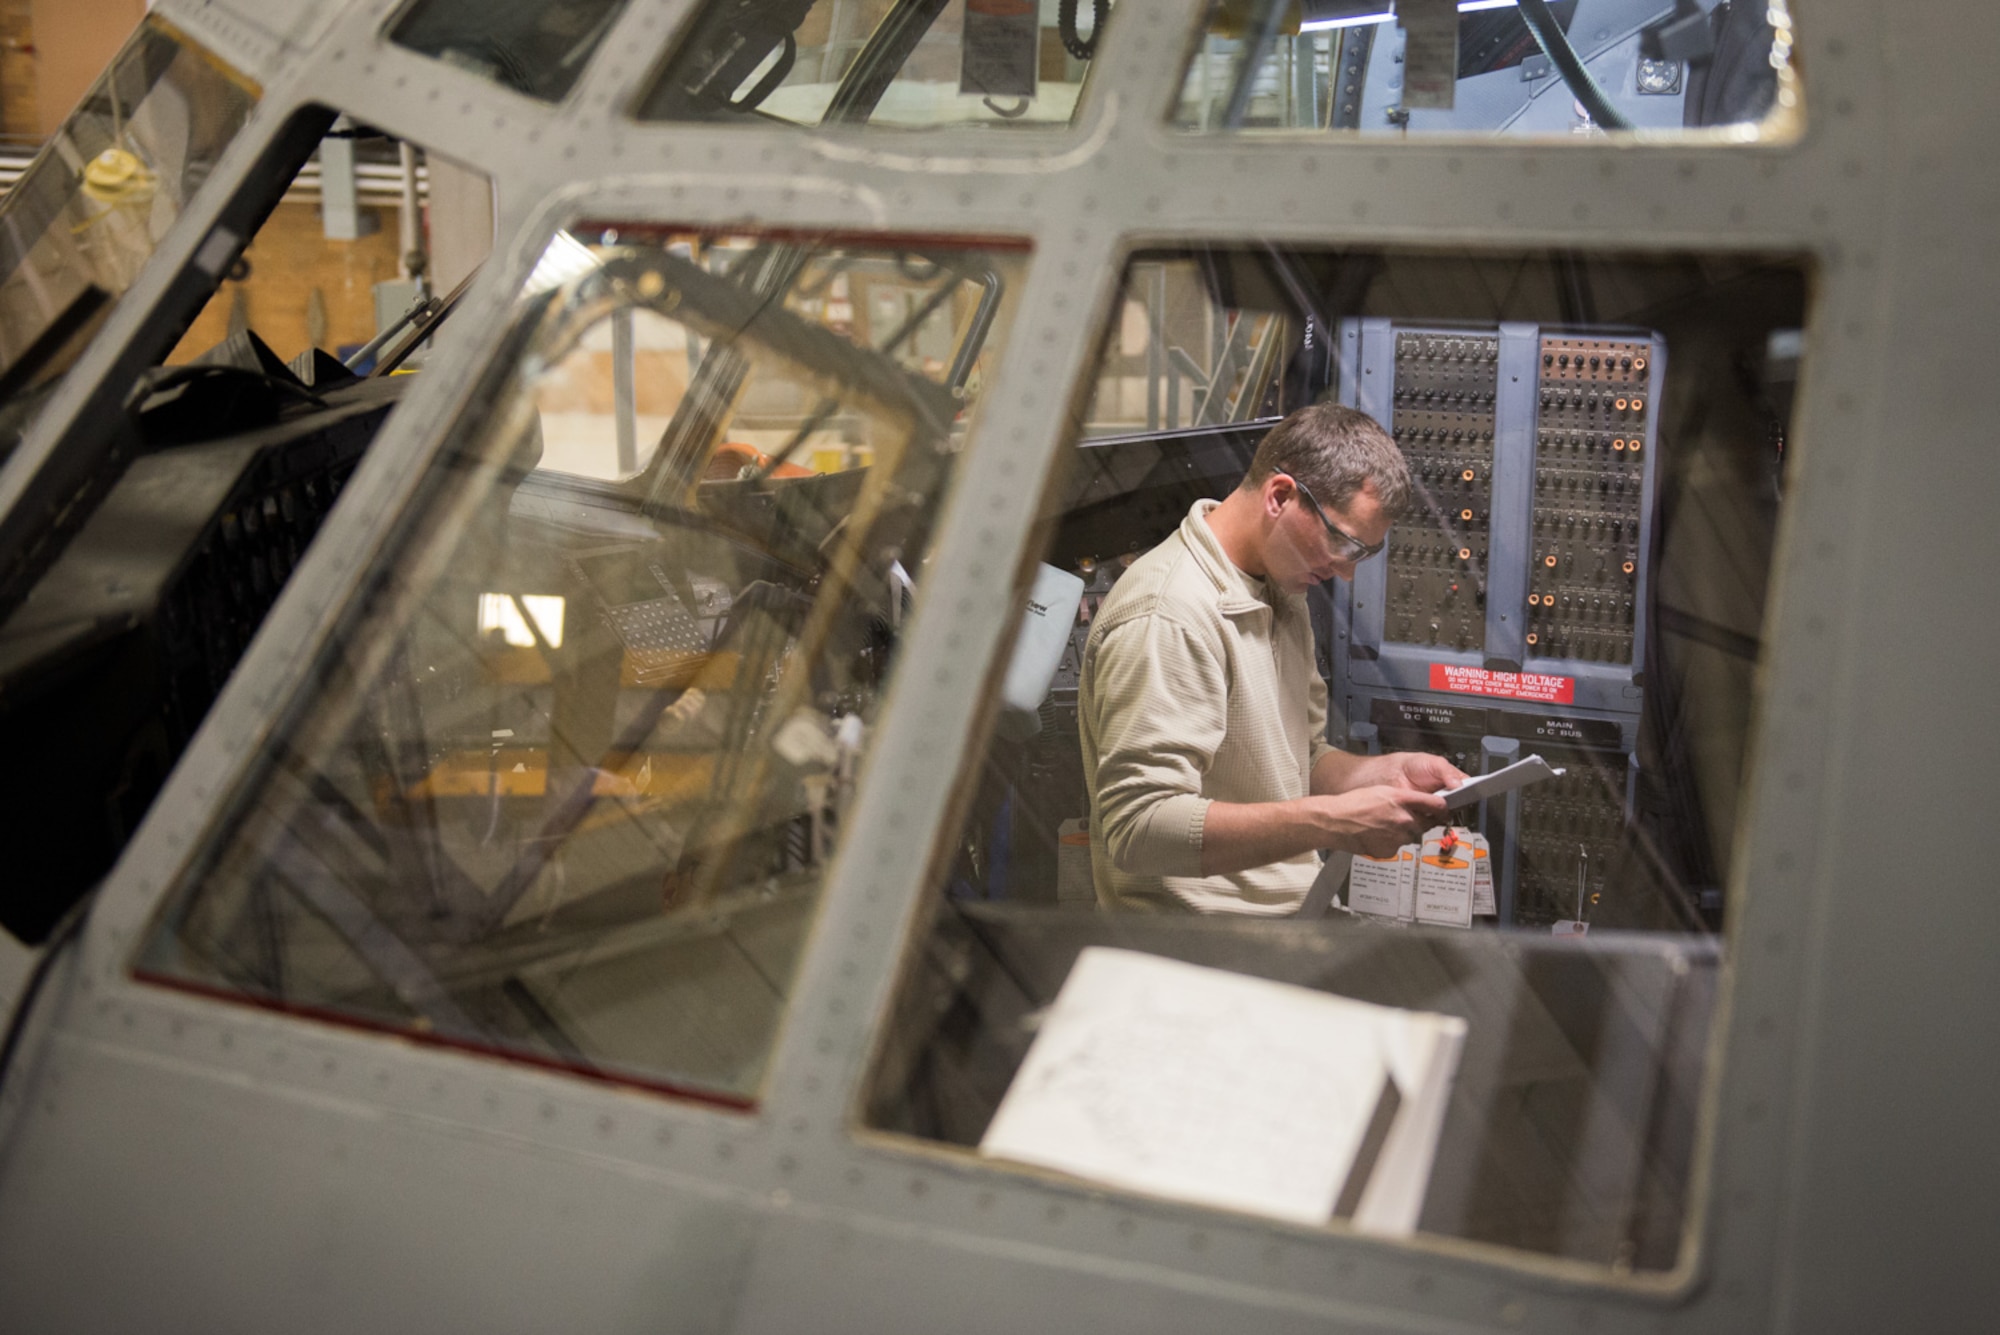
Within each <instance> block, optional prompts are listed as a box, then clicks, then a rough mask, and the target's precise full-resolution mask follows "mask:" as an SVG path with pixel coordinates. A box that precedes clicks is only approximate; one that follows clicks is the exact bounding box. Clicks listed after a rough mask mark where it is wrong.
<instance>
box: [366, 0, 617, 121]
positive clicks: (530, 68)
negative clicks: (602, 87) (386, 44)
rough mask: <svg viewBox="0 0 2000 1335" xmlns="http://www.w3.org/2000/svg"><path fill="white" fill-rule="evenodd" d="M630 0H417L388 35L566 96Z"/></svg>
mask: <svg viewBox="0 0 2000 1335" xmlns="http://www.w3.org/2000/svg"><path fill="white" fill-rule="evenodd" d="M625 3H626V0H415V3H413V4H411V5H410V6H409V7H408V8H407V9H405V10H404V11H403V12H402V14H401V15H400V16H399V17H398V18H397V20H396V23H395V26H394V27H392V28H391V29H390V30H389V40H390V41H392V42H395V43H396V44H397V45H398V46H407V47H409V48H410V49H411V50H412V51H421V52H423V54H425V55H427V56H431V57H433V58H434V59H437V60H442V61H444V62H445V63H446V64H449V65H456V66H458V67H459V68H461V69H467V70H471V71H472V72H473V73H475V74H477V75H479V76H480V77H481V78H485V79H491V80H492V81H493V82H494V83H497V84H500V85H502V86H503V87H507V88H511V89H513V90H514V91H515V92H517V93H526V94H527V95H528V96H529V97H533V98H539V99H540V100H541V101H544V102H560V101H561V100H562V99H563V98H564V97H565V96H566V95H567V94H568V93H569V90H570V89H571V88H573V87H575V86H576V81H577V80H578V79H579V78H581V77H582V76H583V70H584V66H586V65H588V64H589V63H590V58H591V56H592V55H593V54H595V53H596V51H597V47H598V44H599V43H600V42H602V41H603V40H604V34H605V33H607V32H609V31H610V30H611V25H612V24H613V23H614V22H616V21H617V18H618V16H619V15H620V14H621V13H623V12H624V10H625Z"/></svg>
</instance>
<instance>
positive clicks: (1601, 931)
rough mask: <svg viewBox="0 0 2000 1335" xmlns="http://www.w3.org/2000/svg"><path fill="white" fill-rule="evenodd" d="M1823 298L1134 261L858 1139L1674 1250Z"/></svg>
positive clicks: (1318, 257)
mask: <svg viewBox="0 0 2000 1335" xmlns="http://www.w3.org/2000/svg"><path fill="white" fill-rule="evenodd" d="M1806 291H1807V268H1806V265H1805V264H1804V263H1803V262H1802V261H1801V260H1800V259H1799V258H1798V257H1796V256H1761V255H1744V254H1733V255H1728V254H1723V255H1678V256H1676V255H1665V256H1661V255H1648V256H1638V255H1617V254H1597V255H1593V254H1578V253H1575V252H1528V251H1517V252H1512V253H1480V252H1463V253H1438V252H1415V251H1406V250H1394V249H1388V248H1374V247H1352V248H1336V247H1330V246H1318V245H1295V246H1284V245H1277V244H1268V243H1267V244H1260V245H1236V244H1218V245H1213V246H1202V245H1191V246H1183V247H1174V248H1168V249H1158V250H1149V251H1146V252H1142V253H1139V254H1136V255H1134V256H1132V257H1131V259H1130V262H1129V263H1128V265H1127V268H1126V270H1125V280H1124V284H1123V290H1122V293H1121V294H1120V300H1118V301H1117V302H1116V303H1114V305H1113V307H1112V310H1111V312H1110V318H1109V320H1108V321H1107V327H1106V329H1105V330H1104V332H1103V335H1102V338H1101V341H1100V344H1099V349H1100V350H1099V353H1098V356H1097V360H1096V363H1095V365H1094V367H1091V368H1087V369H1086V378H1085V381H1084V384H1085V387H1086V390H1087V391H1088V390H1089V389H1090V387H1091V385H1092V383H1093V380H1094V385H1095V389H1094V392H1087V393H1086V394H1085V395H1083V396H1080V397H1079V399H1078V400H1077V401H1078V402H1079V404H1081V405H1082V408H1081V412H1080V416H1079V420H1076V421H1074V422H1073V423H1072V424H1071V430H1072V433H1073V439H1072V445H1071V448H1070V449H1069V450H1068V451H1067V452H1066V453H1065V455H1064V456H1063V461H1062V468H1061V472H1060V473H1059V475H1058V477H1057V479H1056V480H1055V482H1054V483H1053V484H1052V485H1051V487H1050V489H1049V491H1048V493H1047V495H1046V497H1045V500H1044V503H1043V508H1042V512H1041V514H1040V515H1039V517H1038V519H1037V522H1036V523H1035V524H1034V525H1033V527H1032V529H1031V530H1030V531H1031V532H1034V533H1036V534H1039V535H1047V536H1046V542H1045V545H1043V546H1042V547H1041V549H1040V551H1039V552H1038V553H1037V555H1038V556H1039V560H1038V561H1036V562H1035V563H1034V564H1033V565H1031V566H1030V567H1029V568H1028V569H1027V570H1026V571H1024V572H1023V573H1022V574H1021V575H1020V576H1019V578H1018V579H1017V584H1016V590H1017V599H1018V601H1017V603H1016V607H1017V608H1019V609H1020V610H1019V612H1018V621H1017V623H1016V628H1015V633H1014V635H1013V637H1012V642H1011V643H1010V644H1009V646H1008V648H1007V650H1006V654H1007V657H1006V660H1005V661H1006V669H1005V671H996V672H994V673H993V674H992V677H991V680H993V681H994V682H995V683H996V684H997V687H998V689H997V696H998V698H996V699H994V700H992V701H991V702H990V706H989V708H988V710H987V711H986V712H985V714H984V715H983V716H984V717H988V718H991V719H993V720H994V723H993V727H992V732H991V734H990V736H989V737H988V738H986V739H985V740H984V741H981V742H978V743H977V744H975V745H974V747H973V748H972V749H971V751H970V752H969V754H968V756H967V759H966V762H965V764H964V765H963V767H962V768H961V770H960V774H959V780H958V787H957V790H956V798H957V800H956V803H955V806H954V808H953V809H954V811H955V812H956V813H957V816H956V818H955V819H954V820H953V821H952V822H950V823H948V824H947V825H946V826H945V828H944V829H943V830H942V831H941V835H942V836H943V837H942V838H941V839H940V842H939V846H938V848H937V850H936V853H935V855H934V857H933V859H932V862H931V865H932V866H933V867H935V868H937V869H938V870H937V875H936V879H935V880H934V882H933V883H932V885H931V886H930V887H929V891H930V894H929V898H928V900H927V903H926V906H925V910H924V912H925V913H926V914H927V915H928V916H927V917H926V918H921V919H920V920H919V923H918V927H917V930H916V931H915V933H914V934H913V936H912V939H911V941H910V943H909V947H908V950H909V954H908V956H907V960H906V968H905V972H904V974H903V976H902V982H901V984H900V987H899V991H898V993H897V995H896V998H895V1001H894V1004H893V1005H892V1007H891V1008H890V1011H889V1014H890V1016H891V1019H890V1021H889V1023H888V1024H887V1025H886V1026H885V1029H884V1032H883V1033H882V1034H881V1035H880V1036H879V1038H878V1043H877V1049H876V1056H875V1061H874V1063H873V1068H872V1071H871V1074H870V1075H869V1077H868V1078H867V1082H866V1085H865V1089H864V1097H863V1099H862V1101H861V1106H862V1108H863V1110H864V1112H863V1120H864V1123H865V1125H866V1126H867V1127H869V1128H870V1129H872V1130H874V1131H877V1132H883V1133H889V1134H891V1135H900V1136H908V1137H914V1138H917V1139H920V1140H923V1141H926V1142H929V1143H930V1148H931V1149H932V1150H933V1151H934V1150H935V1149H936V1147H937V1146H939V1145H951V1146H959V1147H962V1148H963V1149H964V1150H965V1151H966V1152H967V1154H968V1157H970V1156H971V1155H973V1154H977V1156H978V1157H979V1159H980V1160H981V1161H983V1162H984V1163H985V1164H986V1165H988V1166H989V1167H991V1168H993V1169H995V1170H1000V1171H1006V1170H1009V1169H1012V1168H1015V1167H1018V1166H1020V1165H1023V1164H1027V1165H1032V1166H1034V1167H1036V1168H1039V1169H1043V1170H1048V1169H1053V1170H1056V1171H1059V1172H1063V1173H1067V1174H1069V1175H1070V1176H1072V1177H1073V1178H1075V1179H1077V1180H1078V1181H1079V1184H1080V1186H1081V1188H1082V1189H1085V1190H1092V1191H1103V1190H1107V1189H1109V1190H1121V1191H1128V1192H1134V1193H1138V1194H1141V1195H1150V1196H1154V1197H1160V1198H1166V1199H1172V1200H1176V1201H1180V1202H1183V1203H1194V1204H1201V1205H1208V1206H1215V1207H1219V1208H1223V1209H1228V1210H1233V1211H1237V1212H1239V1213H1246V1214H1254V1215H1261V1216H1266V1217H1276V1218H1281V1219H1285V1220H1288V1221H1290V1222H1293V1223H1303V1224H1307V1225H1329V1226H1334V1227H1342V1226H1345V1227H1352V1228H1354V1229H1356V1230H1359V1231H1364V1232H1372V1233H1376V1234H1382V1235H1389V1236H1406V1235H1409V1234H1411V1233H1416V1232H1421V1233H1427V1234H1432V1235H1437V1236H1445V1237H1454V1238H1461V1239H1470V1240H1474V1241H1477V1242H1481V1243H1485V1244H1491V1245H1495V1246H1499V1247H1505V1248H1510V1249H1513V1251H1514V1252H1515V1253H1517V1254H1518V1255H1520V1256H1522V1257H1524V1258H1525V1257H1528V1256H1540V1257H1559V1258H1563V1259H1564V1260H1565V1261H1568V1262H1585V1263H1589V1264H1593V1265H1596V1266H1599V1267H1601V1268H1602V1274H1603V1275H1604V1276H1605V1277H1606V1278H1611V1277H1614V1276H1617V1275H1624V1274H1631V1273H1634V1272H1647V1271H1651V1272H1659V1271H1667V1270H1672V1269H1674V1268H1675V1267H1676V1266H1678V1265H1680V1264H1682V1263H1683V1262H1684V1260H1685V1259H1686V1258H1685V1254H1684V1252H1683V1248H1684V1245H1685V1241H1686V1237H1687V1227H1686V1226H1687V1224H1688V1221H1689V1217H1690V1216H1689V1211H1690V1202H1691V1201H1693V1200H1696V1199H1698V1198H1699V1192H1698V1190H1697V1185H1698V1184H1697V1183H1696V1182H1695V1180H1694V1174H1695V1172H1696V1167H1697V1160H1696V1156H1695V1152H1694V1151H1695V1145H1696V1141H1697V1124H1698V1120H1699V1119H1698V1110H1699V1109H1700V1108H1701V1106H1702V1103H1703V1098H1704V1089H1705V1086H1706V1082H1707V1081H1708V1079H1709V1078H1710V1076H1711V1074H1712V1073H1711V1072H1710V1070H1709V1069H1708V1056H1707V1054H1708V1052H1709V1050H1710V1047H1709V1036H1710V1025H1711V1021H1712V1019H1713V1017H1714V1015H1715V1013H1716V1006H1717V1001H1718V996H1719V989H1720V986H1721V978H1722V976H1723V966H1724V963H1725V961H1726V960H1727V959H1728V957H1729V954H1730V950H1731V946H1730V943H1729V941H1728V939H1727V936H1726V933H1725V930H1724V929H1725V924H1726V922H1727V921H1728V917H1729V914H1728V906H1727V903H1726V898H1727V895H1728V894H1729V893H1730V892H1731V887H1733V886H1734V885H1736V884H1738V883H1739V882H1740V879H1741V878H1740V877H1739V876H1737V875H1735V874H1733V872H1732V867H1731V859H1732V854H1733V850H1734V848H1735V846H1736V844H1737V842H1738V841H1737V837H1736V833H1737V831H1736V824H1737V820H1738V815H1739V803H1740V800H1741V798H1742V795H1743V794H1744V793H1745V792H1746V787H1745V774H1746V772H1747V767H1748V756H1749V742H1750V737H1751V735H1752V725H1753V713H1752V711H1753V706H1754V703H1755V700H1756V689H1755V686H1756V678H1757V670H1758V657H1759V649H1760V638H1759V637H1760V635H1761V632H1762V619H1763V609H1764V600H1765V595H1766V590H1767V588H1768V586H1769V579H1770V573H1771V571H1770V567H1771V553H1772V550H1773V538H1774V535H1775V533H1776V531H1777V525H1778V518H1779V510H1780V508H1781V505H1782V502H1783V497H1784V491H1785V460H1786V452H1787V433H1788V431H1789V430H1790V416H1791V411H1790V410H1791V396H1792V389H1793V386H1794V385H1795V384H1796V383H1797V379H1798V374H1799V362H1800V356H1801V350H1802V347H1803V343H1802V336H1801V333H1800V331H1801V329H1802V327H1803V323H1804V320H1805V316H1806ZM1517 763H1519V764H1521V765H1522V766H1524V767H1525V771H1526V772H1528V773H1531V774H1533V775H1535V776H1536V777H1535V779H1534V781H1532V782H1530V783H1527V784H1525V785H1524V786H1520V787H1510V788H1506V789H1502V790H1496V791H1495V792H1493V793H1491V794H1487V795H1483V796H1482V795H1479V794H1477V793H1475V794H1474V795H1472V796H1469V797H1466V798H1464V799H1463V800H1454V801H1452V802H1450V803H1447V802H1445V801H1444V800H1441V799H1439V798H1438V797H1437V796H1436V795H1435V794H1436V792H1437V791H1438V790H1442V789H1445V788H1448V787H1452V786H1455V785H1457V784H1459V783H1460V782H1462V781H1464V780H1465V779H1467V778H1468V777H1484V776H1489V775H1495V774H1498V773H1500V772H1501V771H1504V770H1506V769H1507V768H1508V767H1509V766H1512V765H1515V764H1517ZM1371 855H1372V856H1371ZM968 1171H976V1170H973V1169H971V1168H970V1167H968ZM1308 1184H1310V1185H1308Z"/></svg>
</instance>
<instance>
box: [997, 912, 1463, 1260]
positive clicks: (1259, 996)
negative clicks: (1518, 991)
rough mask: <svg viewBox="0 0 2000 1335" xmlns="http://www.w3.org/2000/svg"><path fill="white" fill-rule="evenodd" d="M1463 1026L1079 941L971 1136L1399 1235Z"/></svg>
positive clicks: (1236, 1201)
mask: <svg viewBox="0 0 2000 1335" xmlns="http://www.w3.org/2000/svg"><path fill="white" fill-rule="evenodd" d="M1464 1042H1465V1021H1464V1020H1462V1019H1459V1018H1457V1017H1455V1016H1448V1015H1433V1014H1430V1013H1427V1012H1423V1011H1407V1010H1398V1009H1395V1008H1394V1007H1389V1006H1376V1005H1372V1004H1370V1003H1368V1002H1363V1001H1354V1000H1351V999H1349V998H1346V997H1336V996H1331V995H1329V994H1327V993H1324V992H1315V991H1313V990H1312V989H1310V988H1304V987H1297V986H1294V985H1292V984H1290V983H1276V982H1272V981H1270V980H1268V979H1263V978H1251V977H1246V976H1244V975H1242V974H1236V973H1229V972H1226V971H1224V970H1221V969H1210V968H1204V967H1202V966H1200V965H1195V964H1183V963H1181V962H1179V961H1177V960H1169V959H1162V958H1160V957H1158V956H1155V955H1145V954H1140V953H1138V952H1135V951H1129V950H1116V949H1111V948H1108V947H1104V946H1092V947H1089V948H1087V949H1086V950H1084V951H1083V953H1082V954H1081V955H1079V956H1078V957H1077V961H1076V965H1075V967H1073V968H1072V969H1071V970H1070V973H1069V977H1068V978H1067V979H1065V980H1064V982H1063V985H1062V990H1061V991H1060V992H1059V993H1058V994H1057V996H1056V999H1055V1003H1054V1004H1053V1005H1052V1006H1051V1007H1050V1008H1049V1010H1048V1013H1047V1014H1046V1016H1045V1017H1044V1018H1043V1021H1042V1024H1041V1028H1040V1029H1039V1031H1038V1032H1037V1033H1036V1035H1035V1041H1034V1043H1033V1044H1032V1046H1030V1048H1029V1049H1028V1055H1027V1058H1026V1059H1025V1060H1024V1061H1023V1062H1022V1063H1021V1069H1020V1070H1019V1071H1018V1072H1016V1073H1015V1076H1014V1081H1013V1083H1012V1084H1011V1085H1010V1086H1009V1087H1008V1089H1007V1094H1006V1097H1005V1098H1003V1099H1002V1100H1001V1102H1000V1107H999V1110H998V1111H997V1112H995V1114H994V1116H993V1121H992V1123H991V1124H990V1125H989V1126H988V1127H987V1128H986V1135H985V1137H984V1138H983V1139H982V1140H981V1141H980V1145H979V1149H980V1152H981V1153H982V1154H986V1155H990V1156H992V1157H994V1158H1001V1159H1013V1160H1017V1161H1019V1162H1022V1163H1030V1164H1036V1165H1039V1166H1041V1167H1044V1168H1053V1169H1057V1170H1059V1171H1061V1172H1065V1173H1071V1174H1074V1175H1075V1176H1077V1177H1081V1178H1087V1179H1089V1180H1091V1181H1093V1182H1098V1183H1102V1184H1104V1185H1106V1186H1112V1187H1123V1188H1127V1189H1130V1190H1134V1191H1140V1192H1145V1193H1148V1194H1151V1195H1155V1196H1165V1197H1171V1198H1173V1199H1176V1200H1184V1201H1192V1202H1195V1203H1197V1204H1201V1205H1213V1206H1220V1207H1223V1208H1225V1209H1231V1210H1243V1211H1248V1212H1251V1213H1255V1214H1263V1215H1269V1216H1273V1217H1275V1218H1279V1219H1285V1220H1290V1221H1292V1222H1295V1223H1301V1224H1323V1223H1326V1222H1327V1221H1328V1220H1330V1219H1334V1218H1347V1219H1351V1220H1352V1222H1353V1224H1354V1226H1355V1227H1357V1228H1360V1229H1365V1230H1368V1231H1371V1232H1376V1233H1383V1234H1390V1235H1398V1236H1400V1235H1406V1234H1409V1233H1412V1232H1414V1231H1415V1230H1416V1226H1417V1218H1418V1215H1419V1214H1420V1212H1421V1211H1422V1208H1423V1200H1424V1191H1425V1188H1426V1186H1427V1185H1428V1184H1429V1181H1430V1172H1431V1164H1432V1161H1433V1160H1434V1159H1435V1157H1436V1154H1437V1143H1438V1134H1439V1132H1440V1130H1441V1129H1442V1127H1443V1125H1444V1114H1445V1105H1446V1102H1447V1100H1448V1099H1449V1097H1450V1093H1451V1083H1452V1079H1453V1077H1454V1076H1455V1075H1456V1073H1457V1070H1458V1057H1459V1051H1460V1049H1461V1048H1462V1047H1463V1046H1464Z"/></svg>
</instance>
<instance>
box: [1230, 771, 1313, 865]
mask: <svg viewBox="0 0 2000 1335" xmlns="http://www.w3.org/2000/svg"><path fill="white" fill-rule="evenodd" d="M1314 778H1315V779H1317V778H1318V771H1317V769H1316V768H1315V771H1314ZM1332 842H1333V835H1332V831H1331V830H1330V829H1329V828H1328V826H1327V823H1326V820H1325V817H1324V814H1323V813H1322V812H1321V811H1320V810H1319V804H1317V803H1315V802H1314V801H1313V800H1312V799H1310V798H1300V799H1297V800H1295V801H1290V802H1252V803H1241V802H1211V803H1209V805H1208V812H1207V814H1206V815H1205V816H1204V817H1203V818H1202V823H1201V874H1202V875H1203V876H1221V875H1225V874H1227V873H1229V872H1235V871H1247V870H1248V869H1249V868H1251V867H1262V866H1266V865H1268V864H1270V863H1273V862H1282V861H1284V860H1285V859H1286V858H1290V857H1296V856H1298V855H1299V854H1300V853H1304V852H1306V851H1307V850H1308V849H1316V848H1325V847H1327V846H1329V844H1331V843H1332Z"/></svg>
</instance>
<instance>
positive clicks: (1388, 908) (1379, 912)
mask: <svg viewBox="0 0 2000 1335" xmlns="http://www.w3.org/2000/svg"><path fill="white" fill-rule="evenodd" d="M1416 868H1417V846H1416V845H1415V844H1404V845H1403V847H1402V848H1401V850H1399V851H1398V852H1397V854H1396V856H1395V857H1393V858H1371V857H1368V856H1366V855H1364V854H1360V853H1357V854H1355V855H1354V865H1353V867H1352V868H1351V869H1350V870H1349V871H1348V873H1347V907H1348V908H1350V909H1352V910H1354V912H1356V913H1372V914H1374V915H1375V916H1376V917H1378V918H1407V917H1409V916H1410V910H1409V908H1408V906H1407V903H1408V900H1409V898H1410V896H1411V895H1412V894H1414V893H1415V889H1414V881H1413V878H1414V877H1415V875H1416Z"/></svg>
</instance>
